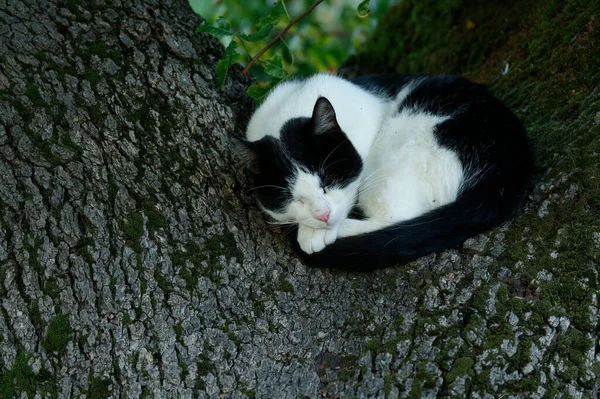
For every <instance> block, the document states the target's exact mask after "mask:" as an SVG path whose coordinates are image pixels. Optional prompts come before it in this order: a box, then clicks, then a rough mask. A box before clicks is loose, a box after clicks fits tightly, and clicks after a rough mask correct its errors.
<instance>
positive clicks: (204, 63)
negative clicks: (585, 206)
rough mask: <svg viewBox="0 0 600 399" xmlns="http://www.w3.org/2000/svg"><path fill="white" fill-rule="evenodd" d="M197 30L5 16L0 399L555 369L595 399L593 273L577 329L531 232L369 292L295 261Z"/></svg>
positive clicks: (374, 384)
mask: <svg viewBox="0 0 600 399" xmlns="http://www.w3.org/2000/svg"><path fill="white" fill-rule="evenodd" d="M199 23H200V19H199V18H198V17H197V16H196V15H194V13H193V12H192V10H191V9H190V8H189V6H188V5H187V2H186V1H184V0H176V1H167V0H165V1H159V0H155V1H152V0H147V1H142V0H106V1H103V0H96V1H90V2H86V3H85V4H84V3H82V2H79V1H74V0H66V1H65V2H57V1H50V0H27V1H17V2H11V1H7V0H0V123H1V126H0V357H1V360H0V397H13V396H19V395H23V394H24V395H26V396H28V397H33V396H34V395H35V394H40V395H41V396H42V397H56V396H59V397H74V396H83V395H87V396H89V397H109V396H110V397H124V396H127V398H138V397H144V396H148V395H150V396H155V397H162V396H173V397H232V398H244V397H249V398H253V397H257V398H263V397H270V398H296V397H311V398H312V397H341V398H347V397H352V396H358V397H385V396H388V397H399V396H400V397H404V396H406V395H409V394H411V395H413V396H414V397H418V396H420V395H423V396H428V397H435V396H436V395H441V394H446V395H450V394H456V395H458V396H461V395H467V394H472V395H473V396H474V397H483V396H484V395H486V394H488V395H494V394H496V393H497V392H504V391H503V389H504V390H505V391H506V392H513V391H507V390H506V389H508V388H506V387H508V386H509V385H507V384H509V383H508V382H504V384H505V385H502V384H500V385H498V384H497V383H496V382H497V381H496V382H494V380H493V379H494V378H496V377H495V376H497V375H500V376H503V377H502V378H504V379H505V381H509V382H510V383H512V384H513V385H514V387H515V388H514V390H516V392H521V393H523V394H525V393H531V392H536V390H537V391H538V392H539V387H543V384H544V382H543V381H542V380H541V372H538V371H536V372H535V373H532V372H531V371H528V370H529V369H530V368H533V369H536V368H539V367H540V365H542V364H551V365H552V366H545V367H546V369H544V371H543V373H544V379H546V378H553V377H554V376H553V375H552V373H555V374H558V375H559V376H560V378H558V379H557V380H558V381H559V382H556V383H554V384H555V385H554V386H555V387H556V389H564V390H563V391H562V392H566V390H567V389H571V388H568V387H569V386H571V387H572V389H573V390H574V392H582V393H583V394H585V395H588V394H590V393H591V391H592V390H593V389H594V384H595V381H596V375H597V374H596V373H597V369H596V368H594V364H595V363H594V359H595V358H594V356H595V350H594V342H595V340H596V338H595V336H594V333H595V331H597V316H596V315H597V299H596V291H595V288H594V287H595V285H593V284H592V282H591V280H594V281H595V279H596V276H597V275H596V274H593V273H592V271H593V270H595V269H594V267H593V266H590V265H591V264H592V263H593V262H595V260H594V261H592V260H590V262H591V263H590V264H588V265H582V267H583V268H586V271H589V273H590V274H589V276H590V280H589V281H588V283H587V285H585V284H584V285H581V284H583V282H582V281H579V280H578V283H581V284H579V285H578V287H579V289H580V291H581V292H582V293H583V296H582V299H581V302H580V303H581V307H582V310H580V311H579V313H578V316H577V317H580V318H581V320H583V321H574V320H572V319H570V316H571V315H569V314H568V313H565V309H564V308H561V307H553V306H551V304H549V303H548V301H549V300H547V298H544V297H542V296H541V294H540V293H539V292H538V291H536V289H535V288H536V284H539V283H538V282H540V281H541V282H544V281H551V280H552V273H551V272H550V271H547V270H546V273H545V274H544V273H542V271H540V272H539V273H538V274H536V275H532V276H529V275H527V276H525V275H523V274H521V273H520V271H519V270H520V269H519V267H521V266H519V262H520V261H521V263H522V262H523V261H524V262H527V259H529V258H528V257H529V256H530V255H531V253H529V252H527V250H525V251H522V248H521V247H519V249H520V251H519V252H514V253H513V252H511V251H512V248H510V247H508V246H511V245H512V244H513V241H511V240H512V238H513V237H514V234H519V233H520V232H521V231H523V226H522V225H521V224H519V223H517V224H516V225H514V224H513V225H511V226H508V227H503V228H501V229H497V230H495V231H493V232H491V233H489V234H486V235H482V236H479V237H477V238H475V239H472V240H469V241H468V242H467V243H466V244H465V245H464V246H463V247H462V248H461V249H460V250H452V251H447V252H445V253H442V254H437V255H431V256H428V257H425V258H422V259H420V260H419V261H417V262H414V263H413V264H411V265H408V266H405V267H402V268H392V269H388V270H384V271H379V272H377V273H373V274H370V275H351V274H343V273H334V272H330V271H327V270H317V269H308V268H306V267H305V266H304V265H302V263H301V262H300V261H299V260H298V259H297V258H296V256H294V254H293V253H291V251H290V250H289V249H288V248H289V245H288V244H287V243H286V241H285V239H284V238H283V236H282V234H281V233H280V232H279V231H278V230H277V229H273V228H271V227H270V226H269V225H268V224H267V223H266V222H265V220H264V218H263V216H262V214H261V213H260V211H259V210H258V209H257V207H256V206H255V205H254V200H253V197H252V195H251V194H252V193H251V192H247V191H246V190H248V188H249V184H248V182H247V180H246V177H245V174H244V172H243V170H242V169H243V167H242V166H241V165H240V164H239V162H237V161H236V160H235V159H236V158H235V157H234V156H233V155H232V153H231V150H230V149H229V146H228V140H227V138H226V132H227V131H231V132H237V133H240V132H242V131H243V129H244V123H245V121H246V120H247V118H248V117H249V115H250V113H251V111H252V106H253V105H252V102H251V101H250V100H249V99H248V98H247V97H246V95H245V94H244V92H245V89H246V87H247V85H248V84H249V81H248V79H247V78H246V77H244V76H243V75H241V74H240V73H239V71H240V69H239V68H234V69H233V71H231V72H230V74H229V76H228V79H227V84H226V87H225V90H224V91H220V90H218V89H217V88H216V87H215V74H216V62H217V60H218V58H219V57H220V55H221V54H222V52H223V48H222V46H221V45H220V44H219V43H218V42H217V41H216V40H215V39H214V38H212V37H210V36H208V35H204V34H194V33H193V32H194V29H195V27H196V26H197V25H198V24H199ZM552 181H553V182H554V183H555V184H554V186H545V188H544V187H542V188H540V191H538V196H537V197H535V198H534V199H533V202H532V203H531V204H530V206H529V208H528V212H529V214H532V213H535V212H541V208H543V206H544V205H543V203H542V202H543V200H544V198H545V197H544V195H546V194H543V193H549V192H551V190H553V189H556V190H559V189H561V188H560V187H564V184H565V183H564V181H561V180H559V179H558V178H557V180H552ZM555 187H559V188H555ZM539 193H542V194H539ZM548 195H549V194H548ZM546 197H547V195H546ZM540 204H541V205H540ZM590 234H591V233H590ZM522 246H525V243H523V244H522ZM525 248H527V247H525ZM590 256H596V255H594V254H591V255H590ZM590 259H592V258H590ZM594 259H595V258H594ZM593 265H596V263H593ZM592 286H593V287H592ZM590 287H592V288H593V289H592V288H590ZM523 297H525V298H529V299H531V298H533V299H534V301H533V302H532V304H531V305H530V304H529V302H527V304H526V305H522V306H521V305H519V304H520V303H521V302H519V301H520V300H521V299H522V298H523ZM511 298H512V299H511ZM515 298H517V299H515ZM513 302H514V303H513ZM536 304H541V305H539V309H538V308H536V306H538V305H536ZM517 305H519V306H521V307H520V308H517ZM529 307H531V308H532V309H533V311H532V313H530V315H529V318H528V316H527V314H526V312H527V311H529V310H528V309H529ZM532 315H533V316H532ZM537 317H541V321H540V320H538V318H537ZM515 319H516V321H515ZM528 320H529V321H528ZM532 320H533V321H532ZM526 321H528V323H529V324H528V325H527V326H523V325H522V323H524V322H526ZM532 326H533V327H532ZM570 326H571V327H570ZM573 326H575V327H573ZM532 330H533V331H535V333H536V334H538V333H539V334H538V335H539V336H538V335H533V336H532V335H531V331H532ZM561 345H562V346H561ZM569 347H573V348H574V350H575V351H576V353H577V354H581V356H579V358H577V359H574V358H571V357H569V356H568V355H567V354H565V348H569ZM516 358H518V364H517V365H516V366H515V365H512V364H511V366H510V368H509V369H507V368H506V365H505V363H506V361H507V359H509V360H511V359H512V360H514V359H516ZM515 363H516V362H515ZM549 367H554V370H555V371H554V372H551V371H548V370H547V368H549ZM585 370H588V371H587V372H586V371H585ZM507 376H508V377H507ZM484 377H485V378H488V380H492V383H490V382H489V381H488V382H487V383H482V382H481V381H485V378H484ZM534 377H535V378H537V379H535V378H534ZM534 379H535V381H533V380H534ZM511 381H512V382H511ZM519 384H520V385H519ZM517 385H518V386H517ZM499 386H500V389H499V388H498V387H499ZM510 389H512V388H510ZM559 392H561V391H560V390H559ZM517 396H518V394H517Z"/></svg>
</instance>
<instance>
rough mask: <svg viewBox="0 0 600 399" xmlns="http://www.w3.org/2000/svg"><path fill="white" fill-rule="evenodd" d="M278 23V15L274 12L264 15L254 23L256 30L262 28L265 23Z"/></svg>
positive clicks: (274, 24)
mask: <svg viewBox="0 0 600 399" xmlns="http://www.w3.org/2000/svg"><path fill="white" fill-rule="evenodd" d="M278 23H279V17H278V16H277V15H274V14H269V15H265V16H264V17H262V18H261V19H259V20H258V22H257V23H256V30H257V31H259V30H262V28H264V27H265V26H267V25H273V26H276V25H277V24H278Z"/></svg>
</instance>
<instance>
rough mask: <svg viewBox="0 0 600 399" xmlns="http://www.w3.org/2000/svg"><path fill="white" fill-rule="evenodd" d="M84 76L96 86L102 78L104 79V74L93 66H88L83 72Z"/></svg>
mask: <svg viewBox="0 0 600 399" xmlns="http://www.w3.org/2000/svg"><path fill="white" fill-rule="evenodd" d="M83 77H84V78H85V80H87V81H88V82H90V84H92V85H93V86H95V85H97V84H98V82H100V79H102V74H101V73H99V72H98V71H96V70H95V69H93V68H87V69H86V70H85V72H84V73H83Z"/></svg>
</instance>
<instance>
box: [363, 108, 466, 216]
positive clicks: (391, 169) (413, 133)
mask: <svg viewBox="0 0 600 399" xmlns="http://www.w3.org/2000/svg"><path fill="white" fill-rule="evenodd" d="M446 119H448V118H447V117H443V116H435V115H432V114H429V113H425V112H413V111H411V110H403V111H402V112H400V113H397V114H395V115H393V116H390V117H388V118H387V120H386V121H385V122H384V123H383V126H382V128H381V130H380V132H379V133H378V135H377V137H376V138H375V141H374V142H373V145H372V147H371V149H370V151H369V154H368V156H367V158H366V159H365V162H364V170H363V174H362V179H363V180H362V182H361V188H360V189H359V205H360V207H361V208H362V209H363V211H364V212H365V214H366V216H367V217H369V218H372V219H374V220H376V221H377V222H379V223H380V224H382V225H388V224H392V223H396V222H398V221H401V220H407V219H412V218H414V217H417V216H419V215H421V214H423V213H425V212H427V211H429V210H431V209H433V208H436V207H438V206H441V205H444V204H447V203H450V202H452V201H454V200H455V199H456V197H457V195H458V191H459V188H460V185H461V182H462V179H463V167H462V164H461V162H460V160H459V159H458V156H457V155H456V153H455V152H453V151H451V150H448V149H446V148H443V147H440V146H439V145H438V143H437V141H436V138H435V136H434V131H435V128H436V126H437V125H438V124H440V123H442V122H443V121H444V120H446Z"/></svg>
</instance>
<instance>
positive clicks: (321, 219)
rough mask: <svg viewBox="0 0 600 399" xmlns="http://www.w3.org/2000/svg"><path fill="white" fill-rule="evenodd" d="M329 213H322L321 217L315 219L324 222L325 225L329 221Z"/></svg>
mask: <svg viewBox="0 0 600 399" xmlns="http://www.w3.org/2000/svg"><path fill="white" fill-rule="evenodd" d="M330 213H331V212H325V213H323V214H321V215H319V216H317V219H319V220H320V221H321V222H325V223H327V221H328V220H329V214H330Z"/></svg>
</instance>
